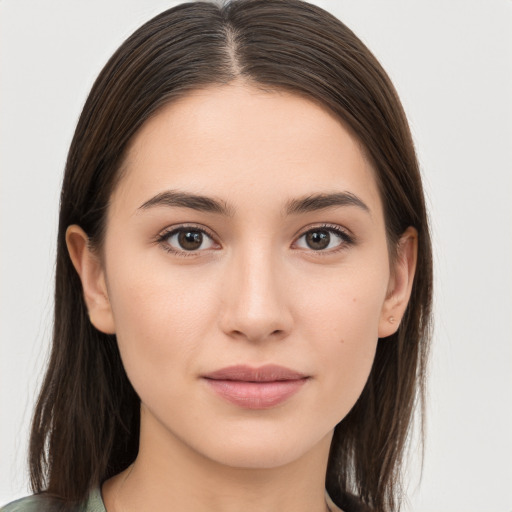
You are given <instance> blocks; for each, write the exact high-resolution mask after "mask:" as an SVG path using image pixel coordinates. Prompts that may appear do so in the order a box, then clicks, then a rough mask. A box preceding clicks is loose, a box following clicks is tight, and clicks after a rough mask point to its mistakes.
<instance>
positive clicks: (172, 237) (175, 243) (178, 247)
mask: <svg viewBox="0 0 512 512" xmlns="http://www.w3.org/2000/svg"><path fill="white" fill-rule="evenodd" d="M160 241H161V243H164V245H165V246H167V248H168V250H170V251H172V252H176V253H179V252H182V253H183V252H199V251H200V250H204V249H212V248H213V247H214V245H215V242H214V241H213V240H212V238H211V237H210V236H209V235H208V234H207V233H205V232H204V231H203V230H201V229H194V228H187V227H183V228H178V229H174V230H172V231H171V232H168V233H167V234H165V235H163V236H162V237H161V238H160Z"/></svg>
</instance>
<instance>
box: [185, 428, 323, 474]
mask: <svg viewBox="0 0 512 512" xmlns="http://www.w3.org/2000/svg"><path fill="white" fill-rule="evenodd" d="M244 430H245V429H244ZM262 430H264V429H261V428H260V429H259V431H257V430H256V431H254V430H253V431H251V430H250V429H247V431H246V432H243V433H242V432H238V433H228V432H225V433H224V435H220V436H218V437H216V439H215V438H213V439H212V443H201V444H200V445H196V446H192V449H194V451H196V452H197V453H199V454H201V455H203V456H204V457H206V458H208V459H210V460H211V461H212V462H216V463H218V464H221V465H223V466H227V467H233V468H241V469H272V468H278V467H282V466H286V465H288V464H291V463H293V462H294V461H297V460H299V459H301V458H303V457H306V456H307V455H308V454H309V453H312V452H314V451H317V450H318V448H321V447H319V445H320V444H322V443H323V444H324V445H325V450H326V451H327V452H328V450H329V446H330V441H331V439H332V430H331V431H329V432H328V433H318V435H317V436H312V433H311V432H309V433H304V435H303V436H301V435H300V431H299V430H295V432H294V433H293V435H290V432H289V431H288V430H286V431H284V432H283V431H281V432H279V431H277V429H275V430H274V429H269V431H267V432H264V431H262ZM219 439H221V440H222V441H221V442H219ZM202 441H207V440H206V439H203V440H202Z"/></svg>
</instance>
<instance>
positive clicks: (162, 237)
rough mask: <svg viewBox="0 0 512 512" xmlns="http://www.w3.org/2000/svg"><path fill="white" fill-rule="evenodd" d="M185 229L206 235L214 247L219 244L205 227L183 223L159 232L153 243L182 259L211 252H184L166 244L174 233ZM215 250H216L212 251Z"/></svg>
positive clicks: (215, 237)
mask: <svg viewBox="0 0 512 512" xmlns="http://www.w3.org/2000/svg"><path fill="white" fill-rule="evenodd" d="M187 229H190V230H193V231H199V232H201V233H203V234H204V235H206V236H207V237H208V238H210V239H211V240H212V242H213V243H214V244H216V245H219V246H220V244H219V243H218V242H217V236H216V235H215V234H214V233H213V232H212V231H211V230H209V229H208V228H206V227H205V226H202V225H199V224H194V223H188V222H187V223H185V224H176V225H173V226H168V227H167V228H165V229H164V230H163V231H161V232H160V233H159V234H158V235H157V236H156V238H155V240H154V241H155V243H157V244H159V245H160V246H161V247H162V248H163V249H164V250H165V251H167V252H169V253H171V254H174V255H177V256H183V257H191V256H192V257H193V256H197V255H199V254H200V253H202V252H205V251H209V250H212V249H211V248H210V249H201V250H195V251H186V250H180V249H176V248H174V247H172V246H171V245H170V244H169V243H167V242H166V240H167V239H168V238H169V237H170V236H171V235H174V234H175V233H178V232H180V231H185V230H187ZM214 250H217V249H214Z"/></svg>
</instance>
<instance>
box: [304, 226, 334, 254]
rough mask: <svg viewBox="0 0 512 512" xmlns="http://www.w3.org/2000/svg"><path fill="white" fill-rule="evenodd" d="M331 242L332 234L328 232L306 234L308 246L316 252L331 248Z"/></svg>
mask: <svg viewBox="0 0 512 512" xmlns="http://www.w3.org/2000/svg"><path fill="white" fill-rule="evenodd" d="M330 241H331V234H330V233H329V232H328V231H325V230H322V231H309V232H308V233H306V244H307V245H308V247H309V248H310V249H313V250H315V251H319V250H322V249H325V248H327V247H329V243H330Z"/></svg>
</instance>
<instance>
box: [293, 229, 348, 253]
mask: <svg viewBox="0 0 512 512" xmlns="http://www.w3.org/2000/svg"><path fill="white" fill-rule="evenodd" d="M353 243H354V239H353V238H352V236H350V235H349V234H348V233H346V232H345V231H343V230H342V229H341V228H340V227H338V226H321V227H318V228H314V229H310V230H308V231H306V232H305V233H304V234H303V235H301V236H300V237H299V238H298V239H297V242H296V244H297V246H298V247H300V248H301V249H312V250H313V251H324V252H325V251H327V250H329V252H336V249H338V250H341V249H343V248H345V247H346V246H348V245H351V244H353ZM331 249H334V250H333V251H331Z"/></svg>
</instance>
